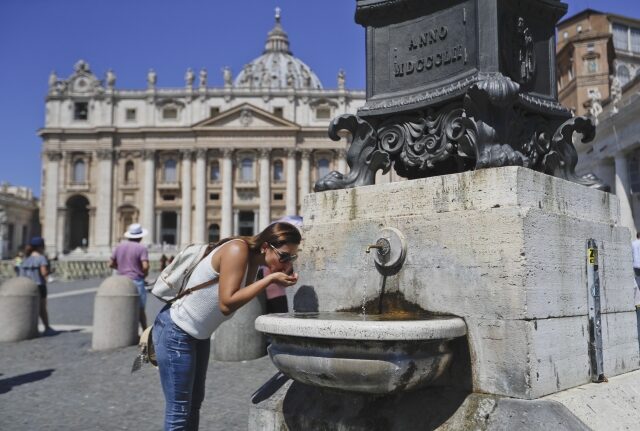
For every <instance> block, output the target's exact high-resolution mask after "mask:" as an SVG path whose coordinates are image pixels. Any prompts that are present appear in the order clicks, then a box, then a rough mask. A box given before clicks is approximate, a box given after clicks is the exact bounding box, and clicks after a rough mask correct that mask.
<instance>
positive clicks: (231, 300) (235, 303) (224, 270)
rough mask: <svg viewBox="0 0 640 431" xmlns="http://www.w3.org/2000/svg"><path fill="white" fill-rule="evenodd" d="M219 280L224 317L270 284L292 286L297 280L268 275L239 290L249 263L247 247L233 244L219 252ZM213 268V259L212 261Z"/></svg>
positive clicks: (278, 274)
mask: <svg viewBox="0 0 640 431" xmlns="http://www.w3.org/2000/svg"><path fill="white" fill-rule="evenodd" d="M220 252H221V256H220V271H219V274H220V279H219V281H218V283H219V293H218V296H219V303H220V304H219V305H220V311H222V314H224V315H225V316H228V315H229V314H231V313H233V312H234V311H236V310H237V309H238V308H240V307H242V306H243V305H244V304H246V303H247V302H249V301H251V300H252V299H253V298H255V297H256V296H257V295H258V294H259V293H260V292H261V291H263V290H264V289H265V288H266V287H267V286H268V285H270V284H271V283H274V282H277V283H278V284H281V285H284V286H292V285H293V284H295V283H296V281H297V280H298V278H297V277H296V276H287V275H286V274H283V273H281V272H278V273H274V274H269V275H268V276H266V277H264V278H262V279H261V280H258V281H256V282H255V283H252V284H250V285H248V286H246V287H245V288H244V289H240V285H241V284H242V280H243V279H244V274H245V270H246V268H247V265H248V263H249V257H250V256H249V254H250V253H249V247H248V246H247V245H246V244H243V243H239V242H237V241H236V242H234V243H230V244H229V245H227V246H226V247H225V248H224V249H223V250H220ZM211 264H212V266H213V259H212V263H211Z"/></svg>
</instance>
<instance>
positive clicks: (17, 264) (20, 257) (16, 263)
mask: <svg viewBox="0 0 640 431" xmlns="http://www.w3.org/2000/svg"><path fill="white" fill-rule="evenodd" d="M23 259H24V253H23V252H22V250H20V251H18V254H16V257H15V258H14V259H13V270H14V271H15V273H16V277H17V276H19V275H20V265H21V264H22V260H23Z"/></svg>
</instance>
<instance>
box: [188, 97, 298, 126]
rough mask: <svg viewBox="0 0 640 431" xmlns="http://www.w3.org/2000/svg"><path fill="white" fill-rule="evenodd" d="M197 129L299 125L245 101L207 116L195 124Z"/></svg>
mask: <svg viewBox="0 0 640 431" xmlns="http://www.w3.org/2000/svg"><path fill="white" fill-rule="evenodd" d="M193 128H194V129H196V130H203V129H205V130H212V129H218V130H219V129H249V130H257V129H273V128H278V129H283V128H284V129H291V130H297V129H299V128H300V126H299V125H297V124H296V123H293V122H291V121H288V120H285V119H284V118H280V117H278V116H276V115H273V114H272V113H271V112H267V111H265V110H263V109H260V108H258V107H257V106H254V105H252V104H250V103H243V104H242V105H238V106H236V107H233V108H231V109H229V110H227V111H224V112H221V113H220V114H218V115H216V116H215V117H211V118H207V119H206V120H203V121H201V122H199V123H197V124H195V125H194V126H193Z"/></svg>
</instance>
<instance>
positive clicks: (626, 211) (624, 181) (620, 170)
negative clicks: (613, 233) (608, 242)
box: [615, 153, 636, 237]
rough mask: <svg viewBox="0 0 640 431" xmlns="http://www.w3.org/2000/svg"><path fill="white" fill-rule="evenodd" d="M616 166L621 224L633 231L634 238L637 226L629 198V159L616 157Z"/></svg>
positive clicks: (619, 154)
mask: <svg viewBox="0 0 640 431" xmlns="http://www.w3.org/2000/svg"><path fill="white" fill-rule="evenodd" d="M615 165H616V190H615V191H616V196H618V199H619V200H620V224H622V225H623V226H626V227H628V228H629V229H631V235H632V237H635V233H636V226H635V223H634V222H633V213H632V212H631V200H630V198H629V193H630V189H631V187H630V183H629V167H628V165H627V157H626V156H625V155H624V154H623V153H618V154H616V155H615Z"/></svg>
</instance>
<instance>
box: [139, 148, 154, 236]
mask: <svg viewBox="0 0 640 431" xmlns="http://www.w3.org/2000/svg"><path fill="white" fill-rule="evenodd" d="M142 157H143V159H144V162H143V163H144V184H143V186H142V217H141V219H142V222H141V224H142V227H144V228H145V229H147V230H148V231H149V234H148V235H147V236H146V237H145V238H143V239H142V241H143V242H145V243H147V244H148V243H153V242H155V241H157V240H158V238H155V232H156V229H155V224H154V216H155V201H156V188H155V183H156V163H155V162H156V153H155V151H154V150H145V151H143V152H142Z"/></svg>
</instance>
